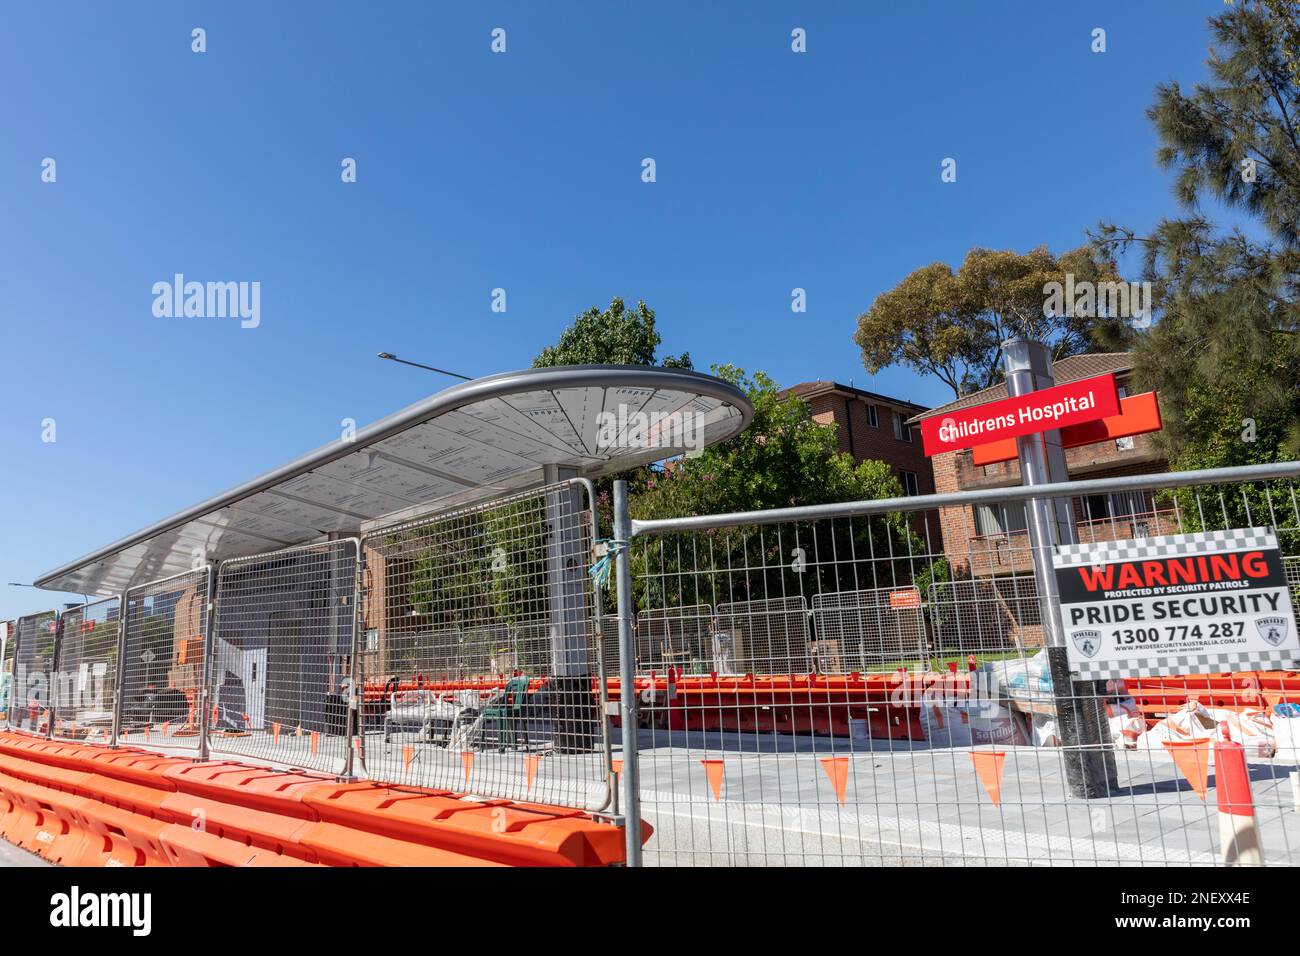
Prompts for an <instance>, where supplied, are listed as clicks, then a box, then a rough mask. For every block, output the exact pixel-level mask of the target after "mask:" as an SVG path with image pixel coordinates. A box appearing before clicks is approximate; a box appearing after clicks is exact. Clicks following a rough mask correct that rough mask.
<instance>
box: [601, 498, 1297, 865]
mask: <svg viewBox="0 0 1300 956" xmlns="http://www.w3.org/2000/svg"><path fill="white" fill-rule="evenodd" d="M1150 480H1151V482H1152V484H1153V485H1158V482H1159V481H1160V478H1159V476H1154V477H1153V478H1152V479H1150ZM910 500H911V501H914V502H916V504H917V506H918V507H922V506H923V504H924V499H923V498H913V499H910ZM1298 501H1300V498H1298V496H1297V494H1296V490H1295V488H1294V486H1293V484H1292V483H1291V482H1289V481H1277V482H1260V483H1243V484H1235V485H1225V486H1219V487H1190V488H1186V487H1185V488H1178V489H1169V490H1161V489H1159V488H1158V487H1156V488H1153V489H1152V490H1151V493H1150V494H1149V495H1148V496H1145V497H1143V498H1142V499H1140V500H1137V503H1136V504H1135V505H1133V506H1132V507H1140V508H1141V509H1144V510H1143V513H1142V514H1133V515H1129V514H1124V515H1123V516H1121V517H1117V518H1113V519H1112V518H1109V517H1104V518H1102V517H1097V514H1098V510H1099V505H1098V504H1097V502H1095V501H1094V502H1092V503H1091V504H1090V505H1088V507H1089V508H1091V510H1090V511H1086V512H1085V503H1084V502H1081V501H1080V500H1079V499H1074V500H1071V501H1069V502H1068V503H1067V507H1064V508H1059V509H1054V511H1053V512H1052V514H1053V515H1055V516H1058V517H1057V520H1068V517H1069V515H1070V514H1071V513H1073V514H1074V515H1075V516H1076V517H1077V516H1079V515H1082V514H1085V513H1087V514H1088V515H1090V516H1091V517H1089V518H1088V519H1087V521H1086V522H1084V521H1083V519H1079V520H1078V522H1077V523H1079V524H1080V527H1078V529H1077V533H1078V537H1079V539H1080V540H1081V541H1083V542H1085V543H1086V542H1112V541H1144V540H1149V539H1150V538H1152V537H1156V536H1159V535H1165V534H1173V533H1192V532H1200V531H1216V530H1223V529H1248V528H1257V527H1260V526H1262V525H1267V526H1269V527H1271V528H1272V529H1273V533H1274V534H1275V536H1276V538H1277V541H1278V544H1279V546H1280V548H1281V551H1282V553H1283V554H1284V555H1286V557H1285V559H1284V563H1283V564H1284V574H1285V577H1286V580H1287V582H1288V584H1289V586H1290V588H1291V589H1292V590H1293V591H1294V590H1296V589H1297V587H1300V511H1298V510H1297V507H1298V505H1297V502H1298ZM1022 511H1023V506H1022V505H1019V504H1013V503H1008V504H1006V505H1005V506H1002V505H996V504H995V505H994V506H992V507H988V508H986V509H985V512H984V513H983V515H982V517H981V520H982V521H983V522H984V524H983V526H982V527H980V528H976V527H975V526H974V524H973V522H974V514H973V512H972V509H971V506H970V505H953V506H945V508H943V509H942V511H937V510H935V509H931V510H930V511H929V512H928V513H927V512H921V513H917V514H912V515H906V514H900V515H887V514H883V513H879V512H875V511H874V510H872V506H871V504H870V503H863V513H861V514H857V515H853V516H851V517H850V516H846V515H843V514H840V515H837V516H835V517H829V516H828V517H826V518H822V519H818V520H811V519H809V518H808V517H807V516H806V513H805V515H804V516H802V517H801V519H800V520H799V521H788V522H782V521H780V520H777V519H776V518H774V517H768V516H766V515H764V513H761V512H759V513H752V514H749V515H745V516H743V517H742V518H741V520H738V521H736V522H735V523H734V524H733V523H729V518H728V517H720V518H718V519H716V520H717V522H718V524H717V525H716V526H701V525H702V522H700V520H699V519H698V518H696V517H694V516H693V517H692V518H690V519H683V520H682V522H681V523H680V524H678V523H675V522H673V521H655V522H642V523H641V524H640V526H638V529H637V532H636V535H635V537H634V541H633V545H632V548H631V549H630V553H629V563H630V565H631V568H632V571H633V574H632V582H631V583H632V589H633V593H632V595H631V597H632V601H633V606H634V607H641V608H648V609H651V610H649V611H642V613H641V616H640V618H639V619H638V621H637V625H638V627H637V636H636V642H637V648H638V650H639V653H640V656H641V658H642V660H641V676H640V677H639V678H638V679H637V684H636V688H635V693H636V696H637V699H638V701H639V712H638V714H637V717H638V729H637V733H636V743H637V762H638V764H639V768H638V777H639V780H638V794H639V796H640V809H641V812H642V814H643V815H644V818H645V819H646V820H647V821H649V822H650V823H651V824H652V825H653V826H654V834H653V836H652V837H651V838H650V841H649V842H648V843H647V845H646V847H645V856H644V858H645V861H646V862H648V863H652V864H668V865H692V866H710V865H731V866H735V865H760V866H761V865H780V866H788V865H823V866H852V865H863V864H875V865H881V864H886V865H899V864H905V865H915V864H923V865H953V866H972V865H975V866H984V865H1027V864H1047V865H1098V864H1102V865H1160V866H1167V865H1197V866H1202V865H1203V866H1212V865H1218V864H1219V863H1221V862H1222V860H1223V858H1224V855H1225V852H1227V853H1231V852H1232V848H1231V847H1227V848H1225V846H1224V845H1223V842H1222V840H1221V838H1220V831H1219V814H1218V812H1217V803H1216V800H1215V797H1214V794H1209V795H1207V796H1203V795H1202V794H1198V792H1197V790H1196V786H1197V785H1196V784H1195V783H1194V781H1195V778H1196V776H1197V773H1196V766H1195V751H1194V750H1193V749H1191V748H1192V747H1193V742H1194V741H1195V740H1198V739H1199V740H1200V741H1202V742H1209V741H1210V740H1211V739H1212V737H1213V736H1214V735H1215V734H1216V733H1217V732H1218V731H1217V728H1220V727H1221V726H1222V725H1224V724H1227V725H1229V726H1230V727H1231V735H1232V738H1233V739H1234V740H1235V741H1238V742H1241V743H1243V746H1244V748H1245V751H1246V761H1247V764H1248V770H1249V777H1250V784H1249V785H1250V788H1251V793H1252V798H1253V801H1254V808H1255V816H1254V821H1255V824H1256V826H1257V828H1258V832H1259V834H1260V839H1261V842H1262V848H1263V849H1262V854H1263V859H1264V862H1266V863H1275V864H1290V865H1294V864H1296V863H1300V816H1298V815H1297V814H1296V813H1295V809H1294V807H1295V800H1294V794H1293V789H1292V783H1291V776H1290V775H1291V772H1292V771H1293V769H1294V768H1295V766H1296V764H1297V760H1298V759H1300V754H1298V753H1297V742H1298V741H1300V709H1297V707H1296V700H1297V695H1298V693H1300V692H1297V691H1296V689H1295V688H1296V681H1295V677H1294V674H1292V673H1288V672H1285V671H1277V670H1274V671H1241V672H1237V673H1205V671H1210V670H1214V669H1215V668H1214V667H1212V666H1210V665H1208V664H1201V665H1199V666H1198V665H1196V664H1194V663H1191V662H1188V665H1187V666H1188V670H1187V672H1186V673H1179V674H1173V675H1169V676H1149V675H1139V676H1133V677H1126V678H1124V679H1111V680H1104V679H1101V680H1082V679H1079V678H1078V677H1077V676H1072V675H1071V673H1070V670H1069V667H1070V664H1069V661H1068V659H1067V657H1066V654H1065V648H1064V647H1057V648H1052V649H1045V648H1044V647H1043V643H1044V625H1045V624H1047V625H1048V626H1049V627H1050V626H1053V625H1052V622H1044V621H1043V620H1042V618H1041V613H1042V612H1041V610H1040V604H1039V590H1038V588H1037V587H1036V585H1035V579H1034V577H1033V564H1034V559H1035V557H1036V555H1035V552H1034V547H1033V546H1031V544H1030V539H1031V536H1030V535H1029V534H1027V533H1025V532H1023V531H1020V530H1018V529H1017V527H1016V521H1015V520H1013V519H1014V517H1015V515H1017V514H1018V513H1020V512H1022ZM939 526H941V527H942V528H943V532H944V540H943V542H942V544H939V543H938V542H937V541H934V540H931V539H926V538H925V537H924V536H923V535H922V534H921V532H920V531H919V530H917V529H921V528H931V527H939ZM1000 529H1005V530H1000ZM1132 553H1134V554H1137V555H1142V554H1145V553H1146V552H1145V551H1144V550H1139V549H1133V552H1132ZM1052 580H1053V581H1056V580H1057V579H1056V578H1053V579H1052ZM1181 597H1182V595H1181V594H1178V595H1175V596H1174V598H1175V599H1176V600H1177V599H1181ZM918 604H920V605H921V606H919V607H918V606H916V605H918ZM711 607H712V608H716V609H717V613H716V618H715V619H716V623H717V628H716V631H717V635H718V636H719V638H721V637H722V636H726V637H729V638H730V639H731V640H732V642H733V646H734V653H735V659H736V660H737V661H738V662H739V664H738V666H736V667H735V668H733V669H731V670H728V669H726V668H721V667H719V668H717V672H716V673H712V672H709V673H702V674H692V673H687V672H675V673H674V674H672V676H671V677H670V676H669V675H668V674H665V673H664V671H663V670H662V669H657V668H654V667H651V668H647V667H646V666H645V664H646V659H647V658H649V659H650V660H652V661H653V662H655V663H657V662H658V661H662V660H665V659H666V657H667V654H668V653H669V651H670V650H672V649H675V647H676V646H677V645H676V642H675V638H674V639H667V638H666V637H665V635H666V633H668V632H674V633H677V632H682V633H687V634H692V633H693V634H694V635H696V636H699V635H700V634H701V633H702V631H703V621H705V620H707V618H708V615H709V609H710V608H711ZM805 608H810V609H811V612H812V613H811V615H810V616H809V615H807V614H806V613H805ZM655 618H658V620H655ZM927 618H928V621H929V624H930V627H931V630H932V634H931V636H930V641H931V644H932V647H931V648H930V649H929V650H930V654H926V647H925V634H924V622H925V620H926V619H927ZM1175 623H1176V622H1175ZM1298 623H1300V622H1298ZM1121 626H1122V625H1121ZM1167 627H1168V622H1163V624H1162V627H1161V631H1160V640H1162V641H1165V640H1167V639H1168V640H1173V638H1166V628H1167ZM1111 630H1113V627H1107V628H1106V631H1107V633H1106V635H1105V636H1106V637H1107V638H1108V639H1112V640H1119V638H1117V637H1115V636H1114V635H1112V634H1111V633H1110V632H1111ZM1170 630H1172V631H1174V632H1176V631H1177V628H1176V627H1173V628H1171V629H1170ZM687 643H689V641H688V642H687ZM931 656H932V660H933V669H931V668H930V667H929V666H926V667H922V668H913V669H909V670H898V669H897V668H898V667H907V666H908V665H909V664H910V663H911V662H916V661H923V660H925V659H926V658H927V657H931ZM1213 663H1214V662H1213V661H1211V664H1213ZM649 670H656V673H655V674H654V675H653V676H652V675H651V674H650V673H649ZM685 670H686V669H683V671H685ZM873 670H875V671H884V673H872V671H873ZM1198 671H1199V672H1198ZM620 684H621V682H615V684H614V685H613V688H614V689H613V692H616V693H618V694H619V695H620V696H621V694H622V693H623V688H622V687H621V686H619V685H620ZM1293 725H1294V726H1293ZM628 739H629V741H630V739H631V738H630V736H629V738H628ZM1062 740H1067V741H1068V745H1067V746H1062V745H1061V741H1062ZM1207 753H1208V751H1207ZM623 756H624V758H625V759H626V758H627V756H628V755H627V754H626V753H625V754H623ZM1207 766H1208V765H1207ZM1189 768H1190V769H1189ZM1204 769H1205V768H1204V767H1203V768H1202V771H1201V772H1202V773H1204ZM1216 774H1217V771H1216V770H1214V769H1211V772H1210V773H1209V774H1208V775H1205V776H1203V777H1202V779H1203V780H1206V781H1207V782H1208V787H1210V788H1214V787H1216V786H1218V783H1217V780H1216ZM1081 790H1086V791H1087V792H1086V793H1085V792H1081Z"/></svg>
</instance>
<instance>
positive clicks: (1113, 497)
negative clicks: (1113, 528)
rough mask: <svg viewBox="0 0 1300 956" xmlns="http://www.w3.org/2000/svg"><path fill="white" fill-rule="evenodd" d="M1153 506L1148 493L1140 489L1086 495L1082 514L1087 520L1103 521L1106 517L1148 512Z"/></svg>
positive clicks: (1122, 516)
mask: <svg viewBox="0 0 1300 956" xmlns="http://www.w3.org/2000/svg"><path fill="white" fill-rule="evenodd" d="M1153 507H1154V506H1153V503H1152V500H1151V497H1150V495H1149V494H1148V493H1146V492H1142V491H1123V492H1119V493H1117V494H1110V495H1088V496H1087V497H1086V498H1084V499H1083V516H1084V519H1085V520H1087V521H1104V520H1105V519H1107V518H1127V517H1129V516H1130V515H1141V514H1150V513H1151V511H1152V508H1153Z"/></svg>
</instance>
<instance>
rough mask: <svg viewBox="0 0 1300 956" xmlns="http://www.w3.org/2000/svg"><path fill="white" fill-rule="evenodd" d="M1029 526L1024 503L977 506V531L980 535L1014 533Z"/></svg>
mask: <svg viewBox="0 0 1300 956" xmlns="http://www.w3.org/2000/svg"><path fill="white" fill-rule="evenodd" d="M1027 527H1029V525H1028V523H1027V522H1026V520H1025V506H1024V505H1023V504H1019V503H1016V502H1013V503H1011V504H1005V505H976V506H975V533H976V534H978V535H997V534H1012V533H1014V532H1016V531H1024V530H1025V529H1026V528H1027Z"/></svg>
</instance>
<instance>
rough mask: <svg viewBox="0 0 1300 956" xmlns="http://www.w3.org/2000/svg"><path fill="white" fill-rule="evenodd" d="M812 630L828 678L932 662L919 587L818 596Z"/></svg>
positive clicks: (820, 666) (819, 664)
mask: <svg viewBox="0 0 1300 956" xmlns="http://www.w3.org/2000/svg"><path fill="white" fill-rule="evenodd" d="M813 631H814V634H815V636H816V644H815V645H814V647H815V655H816V658H817V670H818V671H819V672H820V673H823V674H827V673H830V674H838V673H844V672H845V671H872V670H886V671H892V670H896V669H897V668H899V667H907V668H915V667H923V666H925V665H926V664H927V663H928V655H927V650H926V638H925V614H924V611H923V610H922V608H921V592H920V591H919V590H917V589H916V588H915V587H911V588H880V589H875V590H869V591H839V592H832V593H827V594H817V595H814V596H813Z"/></svg>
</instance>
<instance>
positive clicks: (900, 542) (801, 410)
mask: <svg viewBox="0 0 1300 956" xmlns="http://www.w3.org/2000/svg"><path fill="white" fill-rule="evenodd" d="M713 371H714V373H715V374H716V375H718V376H719V377H721V378H723V379H725V380H727V381H729V382H731V383H732V384H734V385H736V386H737V387H739V388H741V389H743V390H744V391H745V393H746V394H747V395H748V396H749V399H750V401H751V402H752V403H753V405H754V418H753V421H752V422H751V423H750V425H749V427H748V428H746V429H745V430H744V431H743V432H741V433H740V434H739V435H737V436H736V437H734V438H731V439H728V440H727V441H725V442H721V443H719V444H718V445H715V446H713V447H712V448H708V449H705V450H704V451H703V452H701V453H700V454H699V455H698V456H695V457H686V458H680V459H676V460H674V461H673V462H672V463H671V466H670V467H668V468H665V469H663V470H662V471H660V472H659V473H657V474H654V475H652V476H651V477H650V478H649V479H648V480H647V482H646V487H645V490H644V491H643V492H642V493H640V494H638V495H636V496H635V497H633V498H632V499H631V501H630V510H631V512H632V516H633V517H634V518H637V519H642V520H645V519H651V518H661V517H678V516H684V515H696V514H719V513H726V512H732V511H749V510H761V509H768V508H784V507H797V506H800V505H818V504H826V503H830V502H839V501H857V500H868V499H879V498H898V497H902V496H903V488H902V486H901V485H900V484H899V481H898V478H897V477H895V476H894V474H893V473H892V472H891V470H890V468H889V466H888V465H886V464H885V463H884V462H880V461H864V462H855V461H854V459H853V457H852V456H851V455H847V454H844V453H842V452H840V451H839V447H838V443H837V438H836V426H835V425H823V424H821V423H819V422H816V421H814V420H813V418H812V414H811V411H810V409H809V407H808V404H807V403H806V402H804V401H803V399H801V398H799V397H798V396H795V395H792V394H786V395H784V396H782V395H781V394H780V392H779V391H778V389H777V386H776V384H775V383H774V382H773V381H772V380H771V379H770V378H769V377H768V376H767V375H765V374H764V373H762V372H756V373H755V374H754V375H753V376H752V377H750V376H747V375H746V374H745V372H744V371H743V370H741V369H738V368H735V367H733V366H730V365H723V366H715V367H714V369H713ZM795 549H799V551H800V552H801V553H802V556H800V555H799V554H795ZM924 552H925V547H924V545H923V544H922V543H921V541H920V540H919V538H917V537H916V535H915V534H914V533H913V532H912V530H911V529H910V527H909V526H908V523H907V520H906V518H905V517H904V516H903V515H901V514H890V515H886V516H879V517H872V518H870V519H855V520H854V521H852V522H849V521H840V522H833V521H820V522H800V523H793V524H785V525H781V526H779V527H769V528H766V529H763V528H755V529H753V530H752V531H749V530H740V531H737V530H719V531H706V532H700V533H691V534H684V535H673V534H670V535H655V536H654V538H653V540H652V541H651V542H649V543H648V544H646V545H645V546H644V547H642V548H640V549H634V552H633V567H634V574H633V581H634V586H635V587H636V588H637V593H636V600H637V604H638V606H640V607H643V608H644V607H655V608H665V607H683V606H687V605H691V604H716V603H719V602H725V601H743V600H752V599H756V598H764V597H770V596H776V595H797V594H804V593H807V592H809V591H813V592H816V591H820V590H835V591H843V590H854V589H856V588H871V587H880V586H893V585H895V584H897V583H900V582H906V583H910V582H911V580H912V570H913V569H912V567H911V563H912V562H911V559H912V558H913V557H919V556H920V555H923V554H924ZM831 555H838V556H839V559H837V560H833V561H832V560H827V559H828V558H829V556H831ZM819 556H820V558H821V560H819ZM801 564H802V565H806V568H805V567H801ZM807 570H810V571H811V572H812V573H811V574H809V575H807V577H814V578H816V579H817V580H816V585H815V586H814V585H812V584H811V583H810V582H809V581H808V580H807V578H806V577H804V575H805V573H806V571H807Z"/></svg>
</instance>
